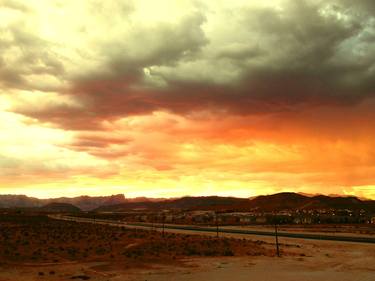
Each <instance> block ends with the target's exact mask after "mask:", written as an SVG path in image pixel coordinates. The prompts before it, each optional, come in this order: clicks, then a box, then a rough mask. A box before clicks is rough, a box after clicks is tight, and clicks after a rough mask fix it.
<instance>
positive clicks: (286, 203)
mask: <svg viewBox="0 0 375 281" xmlns="http://www.w3.org/2000/svg"><path fill="white" fill-rule="evenodd" d="M163 209H180V210H182V209H184V210H186V209H189V210H198V209H199V210H216V211H258V212H272V211H282V210H297V209H300V210H314V209H315V210H316V209H351V210H360V209H365V210H368V211H371V212H375V201H373V200H367V201H362V200H360V199H358V198H357V197H330V196H324V195H317V196H312V197H310V196H305V195H302V194H298V193H293V192H283V193H277V194H273V195H264V196H258V197H255V198H252V199H244V198H234V197H218V196H208V197H183V198H178V199H169V200H163V201H157V202H154V201H143V202H125V203H121V204H117V205H111V206H102V207H99V208H97V209H95V211H97V212H121V211H130V210H163Z"/></svg>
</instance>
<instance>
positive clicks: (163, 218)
mask: <svg viewBox="0 0 375 281" xmlns="http://www.w3.org/2000/svg"><path fill="white" fill-rule="evenodd" d="M162 220H163V237H164V226H165V217H164V215H163V217H162Z"/></svg>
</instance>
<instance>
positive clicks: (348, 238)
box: [49, 215, 375, 244]
mask: <svg viewBox="0 0 375 281" xmlns="http://www.w3.org/2000/svg"><path fill="white" fill-rule="evenodd" d="M49 217H50V218H53V219H60V220H68V221H76V222H88V223H98V224H108V225H112V226H120V227H128V228H142V229H154V230H162V228H163V225H162V224H152V223H141V222H137V223H135V222H121V221H113V220H103V219H91V218H82V217H72V216H62V215H50V216H49ZM164 229H165V230H166V231H167V230H168V231H169V232H180V231H188V232H189V233H203V234H204V233H206V234H207V233H216V232H217V229H216V227H209V226H195V225H176V224H165V225H164ZM218 232H219V233H225V234H237V235H238V234H240V235H256V236H268V237H269V236H271V237H275V232H273V231H261V230H248V229H235V228H220V227H219V229H218ZM278 236H279V237H286V238H298V239H311V240H326V241H340V242H356V243H370V244H375V237H363V236H352V235H345V236H344V235H330V234H312V233H294V232H285V231H283V232H278Z"/></svg>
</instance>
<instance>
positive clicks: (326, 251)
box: [0, 216, 375, 281]
mask: <svg viewBox="0 0 375 281" xmlns="http://www.w3.org/2000/svg"><path fill="white" fill-rule="evenodd" d="M0 223H1V224H0V225H1V228H0V281H10V280H17V281H34V280H51V281H57V280H59V281H61V280H95V281H96V280H97V281H120V280H121V281H145V280H147V281H168V280H171V281H172V280H181V281H193V280H205V281H207V280H217V281H245V280H251V281H257V280H259V281H267V280H281V281H321V280H330V281H336V280H337V281H339V280H340V281H355V280H358V281H374V280H375V245H374V244H357V243H341V242H330V241H312V240H302V239H287V238H282V239H280V242H281V250H282V251H281V253H282V256H281V257H280V258H278V257H276V256H275V250H274V244H273V239H272V238H271V237H263V238H260V239H261V240H256V241H251V240H248V239H243V238H241V239H238V238H237V239H234V238H233V237H230V236H229V235H226V236H225V237H222V238H216V237H212V233H211V236H209V235H207V236H205V235H187V234H183V233H180V234H176V233H171V232H168V233H165V236H164V237H163V235H162V233H161V232H156V231H149V230H142V229H126V228H123V227H112V226H108V225H99V224H91V223H77V222H69V221H58V220H51V219H48V218H46V217H40V216H30V217H25V216H15V217H9V216H6V217H5V216H3V217H0ZM237 237H238V236H237ZM247 238H249V237H247ZM251 239H255V238H254V236H253V237H251Z"/></svg>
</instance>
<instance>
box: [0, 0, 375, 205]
mask: <svg viewBox="0 0 375 281" xmlns="http://www.w3.org/2000/svg"><path fill="white" fill-rule="evenodd" d="M374 22H375V21H374V12H373V10H371V3H370V2H369V1H362V2H360V3H358V4H353V3H350V2H349V1H336V0H329V1H307V0H306V1H292V0H285V1H283V0H280V1H258V2H257V1H240V0H238V1H219V0H218V1H199V0H198V1H190V0H186V1H167V0H165V1H151V0H142V1H115V0H109V1H105V2H103V1H96V0H92V1H91V0H87V1H59V0H53V1H39V0H38V1H37V0H35V1H31V0H30V1H27V2H25V1H16V0H2V1H0V193H1V194H27V195H30V196H36V197H40V198H48V197H60V196H77V195H81V194H89V195H108V194H114V193H124V194H125V195H126V196H127V197H137V196H149V197H177V196H183V195H213V194H216V195H223V196H224V195H225V196H240V197H249V196H254V195H259V194H270V193H275V192H280V191H294V192H305V193H323V194H342V195H357V196H361V197H368V198H374V199H375V150H374V147H375V146H374V144H375V131H374V129H373V128H374V125H375V124H374V120H375V119H374V117H375V116H374V112H373V106H374V105H375V100H374V95H373V94H374V92H375V85H374V82H373V79H372V77H373V75H374V74H375V73H374V69H375V68H374V65H373V61H375V57H374V55H373V52H372V51H371V50H373V47H374V45H373V43H372V42H373V41H371V40H370V38H372V37H371V36H374V35H375V34H374V32H373V30H375V29H374V27H375V26H374V25H375V23H374Z"/></svg>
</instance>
